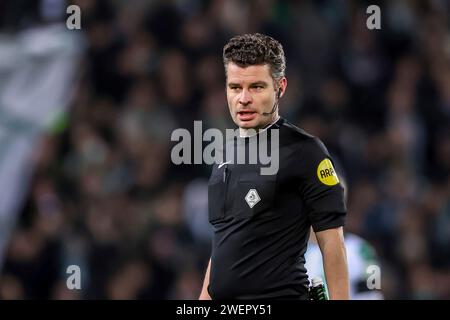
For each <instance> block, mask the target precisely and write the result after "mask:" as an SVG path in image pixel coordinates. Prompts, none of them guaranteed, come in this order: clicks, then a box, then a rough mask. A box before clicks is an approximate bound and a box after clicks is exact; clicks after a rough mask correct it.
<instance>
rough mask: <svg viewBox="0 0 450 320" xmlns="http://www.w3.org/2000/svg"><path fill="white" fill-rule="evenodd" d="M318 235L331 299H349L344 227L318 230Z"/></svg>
mask: <svg viewBox="0 0 450 320" xmlns="http://www.w3.org/2000/svg"><path fill="white" fill-rule="evenodd" d="M316 236H317V242H318V244H319V247H320V250H321V251H322V257H323V269H324V272H325V278H326V282H327V287H328V292H329V294H330V299H332V300H347V299H349V298H350V294H349V277H348V267H347V254H346V251H345V243H344V234H343V230H342V227H339V228H334V229H329V230H324V231H321V232H317V233H316Z"/></svg>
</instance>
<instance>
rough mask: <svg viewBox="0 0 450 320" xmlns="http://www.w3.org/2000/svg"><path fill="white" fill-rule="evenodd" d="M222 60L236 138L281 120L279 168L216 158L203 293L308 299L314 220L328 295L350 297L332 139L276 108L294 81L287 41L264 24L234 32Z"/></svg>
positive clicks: (245, 139) (270, 128)
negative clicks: (254, 30) (263, 30)
mask: <svg viewBox="0 0 450 320" xmlns="http://www.w3.org/2000/svg"><path fill="white" fill-rule="evenodd" d="M223 60H224V67H225V73H226V92H227V101H228V107H229V111H230V114H231V117H232V119H233V121H234V122H235V123H236V125H237V126H238V127H239V131H240V137H236V139H234V140H233V142H232V143H233V147H235V148H237V146H238V145H239V144H244V146H245V147H246V148H247V147H248V145H249V141H250V140H251V139H254V138H255V136H256V138H257V139H258V138H259V136H260V135H262V133H263V132H264V133H265V134H268V135H271V134H275V131H276V130H278V131H276V132H277V133H278V136H279V146H278V148H277V149H276V150H272V153H273V152H278V156H279V169H278V171H277V173H276V174H273V175H261V173H260V170H259V169H260V167H261V165H260V164H256V165H255V164H253V165H251V164H236V163H235V162H233V161H226V162H224V163H221V164H215V165H214V166H213V171H212V174H211V178H210V181H209V189H208V201H209V221H210V223H211V224H212V226H213V229H214V236H213V244H212V247H213V248H212V254H211V259H210V261H209V264H208V268H207V270H206V275H205V279H204V283H203V288H202V291H201V294H200V297H199V298H200V299H211V298H212V299H308V285H309V281H308V276H307V274H306V269H305V267H304V264H305V259H304V253H305V251H306V247H307V242H308V238H309V230H310V227H311V226H312V227H313V229H314V232H315V234H316V237H317V240H318V243H319V246H320V249H321V252H322V255H323V261H324V270H325V277H326V282H327V284H328V291H329V295H330V299H348V298H349V285H348V271H347V262H346V253H345V247H344V238H343V230H342V226H343V225H344V217H345V214H346V206H345V203H344V197H343V188H342V186H341V185H340V184H339V180H338V178H337V175H336V173H335V172H334V169H333V165H332V161H331V159H330V156H329V154H328V151H327V150H326V148H325V146H324V145H323V144H322V143H321V142H320V141H319V140H318V139H317V138H315V137H313V136H311V135H309V134H307V133H306V132H304V131H303V130H301V129H299V128H297V127H295V126H294V125H292V124H291V123H289V122H288V121H286V120H285V119H283V118H280V117H279V115H278V102H279V99H280V98H281V97H282V96H283V95H284V93H285V91H286V88H287V79H286V77H285V68H286V62H285V56H284V52H283V48H282V46H281V44H280V43H279V42H278V41H276V40H274V39H273V38H271V37H269V36H265V35H261V34H246V35H241V36H237V37H234V38H232V39H231V40H230V41H229V42H228V43H227V44H226V45H225V47H224V51H223ZM250 129H254V130H256V131H255V132H256V133H255V134H254V135H251V134H250V132H251V130H250ZM227 150H228V149H227ZM246 150H247V149H246ZM247 151H248V150H247Z"/></svg>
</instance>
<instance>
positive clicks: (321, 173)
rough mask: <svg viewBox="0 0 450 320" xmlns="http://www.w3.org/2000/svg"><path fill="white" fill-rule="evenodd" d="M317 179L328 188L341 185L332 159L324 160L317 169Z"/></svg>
mask: <svg viewBox="0 0 450 320" xmlns="http://www.w3.org/2000/svg"><path fill="white" fill-rule="evenodd" d="M317 177H318V178H319V180H320V181H321V182H322V183H323V184H326V185H327V186H334V185H336V184H338V183H339V178H338V176H337V174H336V171H335V170H334V168H333V164H332V163H331V160H330V159H328V158H327V159H323V160H322V161H321V162H320V163H319V166H318V167H317Z"/></svg>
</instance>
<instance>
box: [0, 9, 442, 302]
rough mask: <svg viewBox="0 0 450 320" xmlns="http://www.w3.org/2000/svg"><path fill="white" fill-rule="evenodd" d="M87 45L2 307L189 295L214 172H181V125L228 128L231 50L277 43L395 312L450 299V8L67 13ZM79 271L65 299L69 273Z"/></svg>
mask: <svg viewBox="0 0 450 320" xmlns="http://www.w3.org/2000/svg"><path fill="white" fill-rule="evenodd" d="M73 3H74V4H77V5H79V6H80V8H81V13H82V16H81V17H82V18H81V23H82V32H83V33H84V34H85V38H86V41H87V50H86V52H85V56H84V59H83V63H82V68H81V72H82V76H81V79H80V81H79V83H77V84H76V86H75V85H74V86H75V95H74V97H73V101H72V102H71V106H70V111H69V112H68V114H67V117H66V119H65V122H64V123H62V124H61V128H60V129H59V130H56V131H52V132H49V133H47V134H46V135H45V137H44V138H43V139H42V141H41V142H40V144H39V145H36V148H35V151H34V155H33V162H34V164H35V171H34V176H33V180H32V184H31V187H30V190H29V193H28V196H27V199H26V202H25V203H24V205H23V206H22V209H21V211H20V217H19V220H18V223H17V225H16V228H15V230H14V232H13V233H12V236H11V239H10V242H9V246H8V250H7V255H6V258H5V262H4V265H3V268H2V271H1V274H0V298H1V299H33V298H43V299H196V298H197V297H198V295H199V293H200V289H201V285H202V282H203V276H204V271H205V269H206V266H207V262H208V259H209V254H210V239H211V232H212V230H211V229H210V226H209V224H208V221H207V179H208V176H209V173H210V167H209V166H207V165H178V166H177V165H174V164H173V163H172V162H171V159H170V151H171V148H172V146H173V145H174V142H172V141H171V140H170V137H171V133H172V131H173V130H174V129H176V128H186V129H188V130H193V121H194V120H201V121H203V128H204V130H205V129H207V128H220V129H224V128H234V124H233V123H232V122H231V120H230V116H229V113H228V108H227V104H226V97H225V90H224V88H225V86H224V80H225V78H224V72H223V65H222V48H223V45H224V44H225V43H226V41H227V40H228V39H229V38H230V37H232V36H234V35H236V34H241V33H249V32H261V33H266V34H269V35H271V36H273V37H275V38H276V39H278V40H279V41H280V42H281V43H282V44H283V47H284V50H285V53H286V57H287V78H288V88H287V92H286V95H285V96H284V97H283V99H282V100H281V103H280V114H281V116H283V117H285V118H287V119H288V120H290V121H291V122H293V123H295V124H297V125H298V126H299V127H301V128H303V129H305V130H306V131H308V132H310V133H311V134H314V135H316V136H318V137H319V138H320V139H321V140H322V141H323V142H324V143H325V144H326V145H327V147H328V149H329V151H330V153H331V154H332V156H333V158H334V159H335V160H336V162H337V163H338V166H339V167H340V170H341V172H342V174H343V175H344V176H345V179H346V181H347V184H348V190H347V192H348V217H347V224H346V230H347V231H351V232H353V233H355V234H357V235H360V236H362V237H363V238H365V239H366V240H368V241H369V242H370V243H371V244H372V245H373V246H374V247H375V249H376V251H377V255H378V257H379V260H380V263H381V266H380V267H381V278H382V280H381V281H382V288H381V289H382V292H383V294H384V296H385V298H386V299H442V298H444V299H449V298H450V125H449V124H450V20H449V17H450V3H449V2H448V1H445V0H441V1H439V0H433V1H431V0H430V1H419V0H416V1H413V0H393V1H384V2H383V1H378V3H379V5H380V8H381V15H382V16H381V17H382V23H381V30H369V29H368V28H367V27H366V19H367V17H368V15H367V14H366V8H367V6H368V5H369V4H372V3H369V2H367V1H356V0H355V1H339V0H321V1H306V0H305V1H295V0H284V1H260V0H252V1H240V0H209V1H201V0H186V1H139V0H130V1H113V0H111V1H104V0H101V1H100V0H99V1H93V0H78V1H73ZM69 265H78V266H80V269H81V277H82V278H81V279H82V280H81V284H82V289H81V290H68V289H67V287H66V279H67V277H68V275H67V274H66V269H67V267H68V266H69Z"/></svg>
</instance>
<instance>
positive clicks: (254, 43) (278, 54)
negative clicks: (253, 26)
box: [223, 33, 286, 80]
mask: <svg viewBox="0 0 450 320" xmlns="http://www.w3.org/2000/svg"><path fill="white" fill-rule="evenodd" d="M229 62H234V63H235V64H237V65H239V66H241V67H247V66H250V65H263V64H268V65H269V66H270V70H271V75H272V78H273V79H274V80H279V79H281V78H282V77H284V74H285V71H286V57H285V56H284V51H283V47H282V45H281V43H279V42H278V41H277V40H275V39H274V38H272V37H270V36H267V35H264V34H260V33H253V34H243V35H239V36H235V37H233V38H231V39H230V41H228V43H227V44H226V45H225V46H224V47H223V65H224V67H225V73H226V71H227V65H228V63H229Z"/></svg>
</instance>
